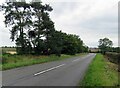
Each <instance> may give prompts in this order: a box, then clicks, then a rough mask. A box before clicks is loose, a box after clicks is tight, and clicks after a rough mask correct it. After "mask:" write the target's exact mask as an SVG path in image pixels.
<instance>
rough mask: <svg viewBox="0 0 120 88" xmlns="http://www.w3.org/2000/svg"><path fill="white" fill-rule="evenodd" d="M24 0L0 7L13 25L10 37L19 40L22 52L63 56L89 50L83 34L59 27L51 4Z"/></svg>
mask: <svg viewBox="0 0 120 88" xmlns="http://www.w3.org/2000/svg"><path fill="white" fill-rule="evenodd" d="M23 1H24V2H23ZM23 1H19V2H18V1H16V0H13V1H12V0H11V2H6V3H4V4H3V5H1V6H0V7H1V11H4V15H5V21H4V22H5V24H6V27H9V28H11V29H10V33H11V37H10V39H12V41H15V42H16V46H17V47H16V49H17V53H18V54H37V55H50V54H56V55H57V56H60V55H61V53H63V54H71V55H74V54H76V53H81V52H87V51H88V47H87V46H85V45H84V43H83V41H82V40H81V39H80V38H79V36H77V35H73V34H66V33H63V32H61V31H56V30H55V28H54V22H53V21H52V20H51V19H50V16H49V12H51V11H52V10H53V8H52V7H51V6H50V5H48V4H42V2H41V1H39V2H36V0H33V1H32V2H30V3H26V2H25V0H23Z"/></svg>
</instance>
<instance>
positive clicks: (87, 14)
mask: <svg viewBox="0 0 120 88" xmlns="http://www.w3.org/2000/svg"><path fill="white" fill-rule="evenodd" d="M4 1H5V0H0V4H1V3H3V2H4ZM26 1H28V2H29V1H30V0H26ZM42 2H43V3H47V4H50V6H52V8H53V11H52V12H50V18H51V19H52V21H53V22H54V23H55V29H56V30H62V31H63V32H66V33H69V34H76V35H79V36H80V38H81V39H82V40H83V42H84V43H85V45H87V46H88V47H97V46H98V44H99V43H98V41H99V39H101V38H105V37H107V38H109V39H110V40H112V41H113V46H115V47H116V46H118V2H119V0H42ZM3 21H4V16H3V13H1V12H0V46H15V42H11V40H10V32H9V30H8V28H5V25H4V22H3Z"/></svg>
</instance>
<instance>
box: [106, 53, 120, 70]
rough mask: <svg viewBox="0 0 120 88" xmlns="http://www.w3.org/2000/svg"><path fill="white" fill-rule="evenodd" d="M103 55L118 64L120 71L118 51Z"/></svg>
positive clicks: (119, 54)
mask: <svg viewBox="0 0 120 88" xmlns="http://www.w3.org/2000/svg"><path fill="white" fill-rule="evenodd" d="M105 55H106V56H107V57H108V60H109V61H110V62H112V63H115V64H118V71H119V72H120V53H112V52H107V53H106V54H105Z"/></svg>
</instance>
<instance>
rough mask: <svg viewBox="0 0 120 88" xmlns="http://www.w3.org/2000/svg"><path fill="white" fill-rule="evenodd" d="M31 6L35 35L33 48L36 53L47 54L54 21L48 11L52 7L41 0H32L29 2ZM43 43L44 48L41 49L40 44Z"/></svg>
mask: <svg viewBox="0 0 120 88" xmlns="http://www.w3.org/2000/svg"><path fill="white" fill-rule="evenodd" d="M31 7H32V8H33V17H34V18H35V19H34V25H33V28H34V31H35V33H36V37H35V38H34V41H35V42H34V45H35V46H34V48H35V52H36V53H38V54H39V53H40V52H44V53H46V54H49V51H50V38H51V36H52V34H53V33H54V31H55V29H54V23H53V22H52V20H51V19H50V17H49V12H51V11H52V10H53V9H52V7H51V6H49V5H48V4H45V5H43V4H42V2H41V0H40V1H39V2H38V0H37V1H36V0H33V1H32V2H31ZM43 41H44V42H43ZM43 43H44V45H45V47H44V50H43V51H41V48H42V47H41V48H40V46H42V45H43Z"/></svg>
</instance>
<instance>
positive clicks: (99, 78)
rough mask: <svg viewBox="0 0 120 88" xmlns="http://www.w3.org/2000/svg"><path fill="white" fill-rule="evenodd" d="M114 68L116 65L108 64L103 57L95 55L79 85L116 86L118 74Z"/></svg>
mask: <svg viewBox="0 0 120 88" xmlns="http://www.w3.org/2000/svg"><path fill="white" fill-rule="evenodd" d="M116 68H117V66H116V64H113V63H111V62H109V61H108V60H107V59H105V58H104V57H103V55H101V54H97V55H96V57H95V58H94V60H93V62H92V63H91V64H90V66H89V69H88V71H87V73H86V75H85V77H84V79H83V81H82V82H81V83H80V85H82V86H94V87H96V86H118V72H117V70H116ZM96 88H97V87H96Z"/></svg>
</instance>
